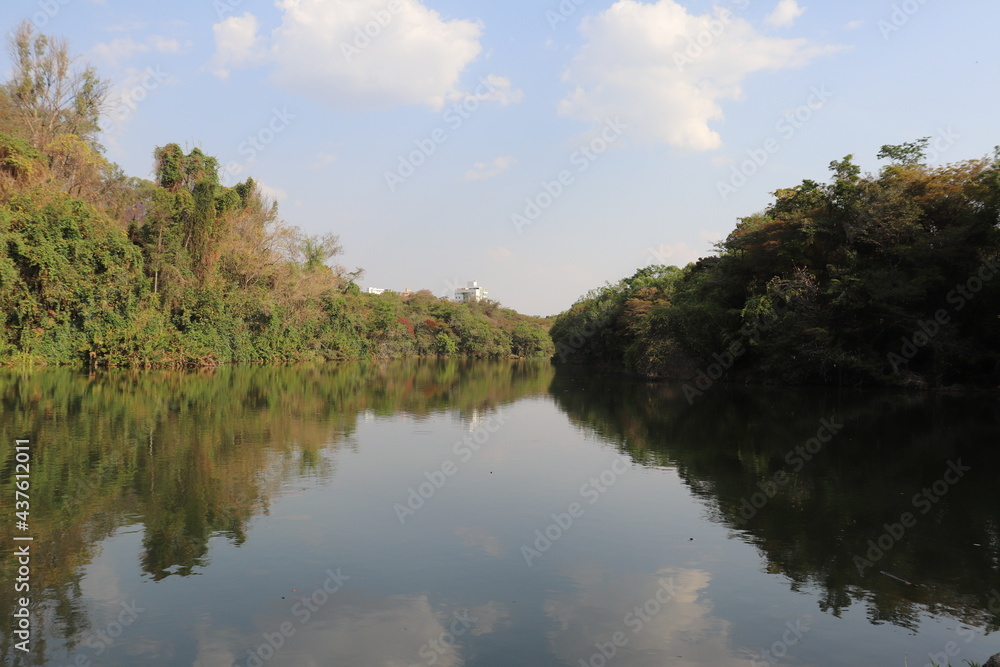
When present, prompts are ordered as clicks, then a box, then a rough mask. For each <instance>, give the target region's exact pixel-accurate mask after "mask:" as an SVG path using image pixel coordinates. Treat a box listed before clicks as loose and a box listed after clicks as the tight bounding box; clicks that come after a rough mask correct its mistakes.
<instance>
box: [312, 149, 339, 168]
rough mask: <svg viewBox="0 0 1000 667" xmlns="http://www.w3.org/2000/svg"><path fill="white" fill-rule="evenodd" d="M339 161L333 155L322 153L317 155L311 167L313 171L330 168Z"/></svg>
mask: <svg viewBox="0 0 1000 667" xmlns="http://www.w3.org/2000/svg"><path fill="white" fill-rule="evenodd" d="M336 161H337V156H336V155H334V154H333V153H324V152H323V151H320V152H319V153H317V154H316V159H315V160H314V161H313V163H312V164H310V165H309V166H310V167H312V168H313V169H322V168H323V167H328V166H330V165H331V164H333V163H334V162H336Z"/></svg>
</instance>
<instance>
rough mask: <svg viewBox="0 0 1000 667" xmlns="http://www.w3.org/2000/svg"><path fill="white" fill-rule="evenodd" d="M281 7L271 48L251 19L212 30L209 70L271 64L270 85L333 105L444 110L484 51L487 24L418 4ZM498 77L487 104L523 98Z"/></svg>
mask: <svg viewBox="0 0 1000 667" xmlns="http://www.w3.org/2000/svg"><path fill="white" fill-rule="evenodd" d="M277 6H278V8H279V9H280V10H281V11H282V23H281V25H280V26H279V27H277V28H276V29H275V30H274V31H273V32H272V33H271V34H270V36H269V38H268V39H267V40H266V43H265V42H264V41H261V42H258V40H257V35H256V29H257V26H256V19H253V17H252V15H250V14H244V16H243V17H240V18H239V19H237V17H229V18H228V19H226V20H225V21H222V22H221V23H219V24H216V26H214V28H213V29H214V30H215V32H216V54H215V56H213V58H212V61H211V62H210V66H211V68H212V70H213V71H214V72H215V73H216V74H217V75H218V76H220V77H223V78H224V77H225V76H227V75H228V72H229V69H230V68H231V67H236V66H240V65H250V64H253V62H254V60H255V59H259V60H261V61H264V60H266V61H268V62H270V63H271V64H273V70H272V72H271V81H272V83H274V84H275V85H277V86H279V87H281V88H283V89H285V90H288V91H291V92H294V93H297V94H300V95H303V96H305V97H308V98H310V99H313V100H316V101H318V102H321V103H323V104H326V105H327V106H330V107H333V108H340V109H377V108H390V107H393V106H397V105H409V104H415V105H424V106H428V107H431V108H432V109H435V110H440V109H442V108H443V107H444V105H445V103H446V102H447V101H448V100H450V99H454V98H456V97H461V96H462V95H463V94H464V93H463V91H462V89H461V86H460V81H459V80H460V77H461V75H462V73H463V72H464V71H465V70H466V68H467V67H468V66H469V64H470V63H472V62H473V61H474V60H475V59H476V58H477V57H478V56H479V55H480V53H481V51H482V46H481V44H480V41H479V38H480V35H481V33H482V29H483V26H482V24H480V23H479V22H477V21H470V20H463V19H451V20H446V19H444V18H443V17H442V16H441V15H440V14H439V13H438V12H436V11H434V10H432V9H429V8H428V7H426V6H424V4H423V3H422V2H421V1H420V0H396V2H394V3H389V4H387V3H386V2H385V0H278V2H277ZM394 10H395V11H394ZM250 20H253V24H252V25H251V24H250V23H249V21H250ZM235 21H240V22H239V23H236V22H235ZM251 27H252V28H253V30H252V31H251V30H250V28H251ZM493 80H494V83H496V84H498V85H497V86H496V88H495V89H494V90H493V91H492V92H491V93H489V95H488V96H487V97H486V98H485V99H491V100H495V101H498V102H500V103H501V104H507V103H510V102H514V101H518V98H519V95H520V93H519V91H518V92H512V91H511V90H510V83H509V82H508V81H507V80H506V79H503V78H501V77H493Z"/></svg>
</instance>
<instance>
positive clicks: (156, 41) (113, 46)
mask: <svg viewBox="0 0 1000 667" xmlns="http://www.w3.org/2000/svg"><path fill="white" fill-rule="evenodd" d="M189 46H191V43H190V42H185V43H184V44H181V43H180V42H179V41H177V40H176V39H168V38H166V37H164V36H162V35H150V36H149V37H147V38H146V40H145V41H142V42H137V41H135V40H134V39H132V38H131V37H119V38H118V39H113V40H111V41H110V42H101V43H99V44H97V45H96V46H95V47H94V48H93V53H94V55H95V56H96V57H97V58H100V59H102V60H104V61H106V62H108V63H111V64H114V65H117V64H118V63H120V62H121V61H123V60H128V59H129V58H131V57H132V56H134V55H136V54H137V53H150V52H152V53H180V51H181V49H182V48H187V47H189Z"/></svg>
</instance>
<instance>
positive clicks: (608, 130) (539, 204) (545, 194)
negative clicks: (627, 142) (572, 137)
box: [510, 116, 628, 234]
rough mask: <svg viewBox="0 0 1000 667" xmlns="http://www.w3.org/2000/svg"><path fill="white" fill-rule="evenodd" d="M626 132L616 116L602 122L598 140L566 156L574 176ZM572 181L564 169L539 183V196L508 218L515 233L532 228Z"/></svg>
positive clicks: (532, 198) (571, 175) (526, 201)
mask: <svg viewBox="0 0 1000 667" xmlns="http://www.w3.org/2000/svg"><path fill="white" fill-rule="evenodd" d="M626 130H628V125H626V124H625V123H623V122H622V120H621V117H619V116H616V117H614V118H609V119H608V120H606V121H604V126H603V127H602V129H601V131H600V133H599V134H598V136H596V137H594V138H593V139H591V140H590V141H589V142H587V143H586V144H583V145H581V146H580V147H578V148H577V149H576V150H575V151H573V153H572V154H571V155H570V156H569V162H570V165H572V166H573V167H575V168H576V173H577V174H582V173H584V172H585V171H587V170H588V169H590V166H591V165H592V164H593V163H594V162H595V161H597V159H598V158H599V157H601V156H602V155H604V154H605V153H606V152H607V151H608V149H610V148H611V146H612V145H613V144H614V143H615V142H616V141H618V140H619V139H620V138H621V136H622V135H623V134H624V133H625V131H626ZM575 180H576V176H574V173H573V170H572V169H563V170H562V171H560V172H559V173H558V174H557V175H556V177H555V178H554V179H553V180H551V181H542V182H541V189H540V191H539V192H538V194H536V195H535V196H533V197H528V198H527V199H525V200H524V202H525V205H524V209H522V210H521V211H520V212H516V213H512V214H511V216H510V221H511V222H512V223H513V225H514V229H515V230H517V233H518V234H521V233H523V232H524V228H525V227H530V226H531V225H533V224H535V222H536V221H537V220H538V219H539V218H540V217H541V215H542V213H543V212H545V211H546V210H548V209H549V208H550V207H551V206H552V204H554V203H555V202H556V200H558V199H559V198H560V197H561V196H562V195H563V193H564V192H566V189H567V188H568V187H570V186H571V185H573V183H574V182H575Z"/></svg>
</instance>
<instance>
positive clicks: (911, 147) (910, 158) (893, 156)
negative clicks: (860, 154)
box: [876, 137, 931, 166]
mask: <svg viewBox="0 0 1000 667" xmlns="http://www.w3.org/2000/svg"><path fill="white" fill-rule="evenodd" d="M930 140H931V138H930V137H921V138H920V139H917V140H916V141H907V142H906V143H904V144H898V145H892V144H885V145H883V146H882V148H881V149H880V150H879V152H878V155H877V156H876V157H877V158H878V159H879V160H885V159H886V158H888V159H889V160H892V163H893V164H897V165H901V166H912V165H919V164H923V163H924V160H925V159H926V158H927V143H928V142H929V141H930Z"/></svg>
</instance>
